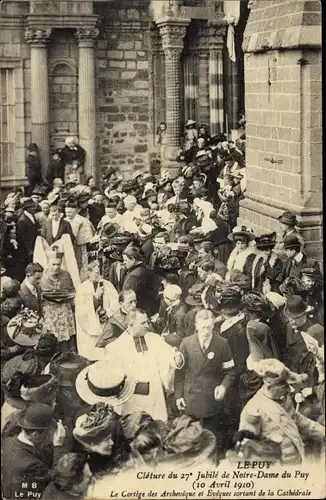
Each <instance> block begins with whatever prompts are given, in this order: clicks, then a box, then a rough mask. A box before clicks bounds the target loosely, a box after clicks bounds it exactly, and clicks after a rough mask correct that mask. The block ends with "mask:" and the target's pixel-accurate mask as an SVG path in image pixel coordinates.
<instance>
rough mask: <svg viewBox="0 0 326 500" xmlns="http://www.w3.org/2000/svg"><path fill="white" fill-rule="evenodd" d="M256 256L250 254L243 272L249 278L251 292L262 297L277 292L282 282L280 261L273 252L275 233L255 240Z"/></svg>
mask: <svg viewBox="0 0 326 500" xmlns="http://www.w3.org/2000/svg"><path fill="white" fill-rule="evenodd" d="M255 242H256V249H257V254H251V255H250V256H249V257H248V259H247V261H246V264H245V266H244V270H243V272H244V273H245V274H247V275H248V276H250V279H251V288H252V290H257V291H258V292H261V293H263V294H264V295H265V294H266V293H268V292H276V293H278V292H279V285H280V283H281V280H282V261H281V259H279V258H278V256H277V254H276V253H275V252H273V249H274V247H275V244H276V233H275V232H274V233H271V234H263V235H261V236H258V237H256V238H255Z"/></svg>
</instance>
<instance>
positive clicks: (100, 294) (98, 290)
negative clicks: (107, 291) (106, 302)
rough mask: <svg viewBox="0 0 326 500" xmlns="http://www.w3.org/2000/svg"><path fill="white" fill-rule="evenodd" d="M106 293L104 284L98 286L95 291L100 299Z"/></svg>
mask: <svg viewBox="0 0 326 500" xmlns="http://www.w3.org/2000/svg"><path fill="white" fill-rule="evenodd" d="M103 293H104V287H103V286H98V287H97V289H96V292H95V297H96V298H97V299H100V298H101V297H102V295H103Z"/></svg>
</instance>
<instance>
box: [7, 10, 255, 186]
mask: <svg viewBox="0 0 326 500" xmlns="http://www.w3.org/2000/svg"><path fill="white" fill-rule="evenodd" d="M241 8H242V10H244V8H245V9H246V2H245V3H242V4H241ZM240 24H241V23H240ZM240 24H239V26H240ZM226 28H227V23H226V21H225V19H224V13H223V2H222V1H217V0H213V1H212V0H205V1H202V0H197V1H194V0H184V1H183V2H180V1H179V0H163V1H161V0H120V1H118V0H106V1H98V0H94V1H90V0H83V1H79V0H70V1H62V0H60V1H59V0H52V1H50V0H46V1H43V0H42V1H40V0H34V1H32V0H31V1H29V2H28V1H19V2H11V1H6V0H4V1H3V2H1V4H0V29H1V41H0V70H1V78H2V89H3V96H2V109H3V110H4V111H3V115H2V116H4V115H6V116H5V118H3V125H4V129H5V131H4V133H3V135H2V154H1V160H2V161H1V164H2V165H1V174H2V180H3V182H2V183H3V185H4V186H8V187H9V186H11V185H13V183H15V184H17V183H18V184H21V183H22V182H24V179H25V156H26V147H27V145H28V144H29V142H36V143H37V145H38V146H39V148H40V151H41V157H42V163H43V168H44V170H46V168H47V165H48V163H49V158H50V153H51V152H52V151H54V150H55V149H56V148H60V147H62V146H63V145H64V140H65V137H67V136H69V135H76V136H77V137H78V139H79V143H80V144H81V145H82V146H83V147H84V148H85V150H86V153H87V159H86V171H87V173H89V174H95V175H97V176H98V175H99V173H100V171H101V169H102V168H104V167H105V166H107V165H109V164H110V165H118V166H119V167H120V169H121V171H122V172H123V173H125V174H126V175H128V172H130V171H132V170H134V169H135V168H142V169H146V170H147V169H148V168H149V167H150V164H151V161H152V160H153V159H155V158H156V156H157V153H158V147H157V144H156V130H157V127H158V125H159V123H160V122H161V121H165V122H166V123H167V129H168V132H167V135H168V151H169V158H170V160H171V164H170V166H171V168H173V159H174V158H175V156H176V150H177V149H178V148H179V147H180V142H181V136H182V134H183V126H184V123H185V121H186V120H187V119H188V118H192V119H196V120H197V121H198V123H205V124H207V125H209V126H210V127H211V131H212V132H213V133H216V132H218V131H224V132H228V131H231V130H236V129H237V128H238V120H239V115H240V113H241V112H243V111H244V110H243V109H241V106H242V108H243V98H241V96H243V85H241V81H240V80H239V77H238V66H239V61H238V64H234V63H232V62H231V61H229V58H228V56H227V53H226V48H225V37H226ZM237 29H238V28H237ZM239 30H240V31H241V26H240V28H239ZM242 31H243V30H242ZM238 45H239V44H238ZM238 52H239V54H240V64H241V50H239V51H238ZM241 89H242V90H241ZM7 115H8V119H7ZM5 120H7V121H8V123H7V121H5Z"/></svg>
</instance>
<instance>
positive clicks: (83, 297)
mask: <svg viewBox="0 0 326 500" xmlns="http://www.w3.org/2000/svg"><path fill="white" fill-rule="evenodd" d="M103 288H104V293H103V309H105V311H106V314H107V315H108V316H112V314H114V313H115V312H116V311H117V310H118V309H119V296H118V292H117V291H116V289H115V287H114V286H113V285H112V283H110V281H107V280H103ZM94 293H95V291H94V285H93V283H92V282H91V281H89V280H88V279H87V280H85V281H84V282H83V283H81V284H80V285H79V286H78V288H77V290H76V299H75V314H76V333H77V351H78V354H79V355H80V356H84V357H85V358H87V359H90V360H91V361H97V360H99V359H103V358H104V357H105V351H104V348H99V347H95V345H96V342H97V341H98V338H99V336H100V335H101V333H102V329H103V325H101V323H100V321H99V318H98V315H97V314H96V312H95V308H94V301H93V297H94Z"/></svg>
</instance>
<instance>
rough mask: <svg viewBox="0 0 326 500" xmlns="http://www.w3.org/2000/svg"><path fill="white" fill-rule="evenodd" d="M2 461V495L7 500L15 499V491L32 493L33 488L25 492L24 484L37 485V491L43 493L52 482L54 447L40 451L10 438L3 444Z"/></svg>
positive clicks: (16, 438) (15, 437) (14, 438)
mask: <svg viewBox="0 0 326 500" xmlns="http://www.w3.org/2000/svg"><path fill="white" fill-rule="evenodd" d="M2 459H3V463H2V495H3V497H4V498H5V499H8V500H11V499H12V498H14V497H15V491H17V492H20V491H26V493H27V491H28V490H29V491H32V488H31V486H30V487H29V488H28V489H26V490H24V489H23V488H22V482H28V483H29V484H30V485H31V483H32V482H34V483H36V484H37V485H38V488H37V489H35V491H38V492H41V491H43V489H44V488H45V486H46V484H47V483H48V482H49V481H50V477H49V472H50V469H51V467H52V463H53V453H52V447H47V449H46V450H44V449H42V451H40V450H38V449H36V448H35V447H34V446H30V445H28V444H25V443H22V442H21V441H19V439H18V437H17V436H14V437H8V438H6V439H4V440H3V442H2ZM19 498H23V497H21V496H19ZM25 498H27V496H25Z"/></svg>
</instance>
